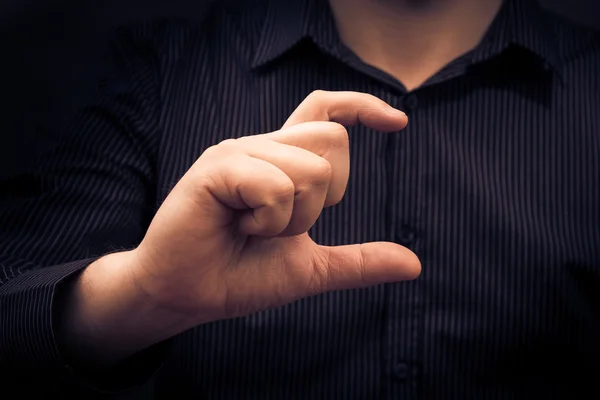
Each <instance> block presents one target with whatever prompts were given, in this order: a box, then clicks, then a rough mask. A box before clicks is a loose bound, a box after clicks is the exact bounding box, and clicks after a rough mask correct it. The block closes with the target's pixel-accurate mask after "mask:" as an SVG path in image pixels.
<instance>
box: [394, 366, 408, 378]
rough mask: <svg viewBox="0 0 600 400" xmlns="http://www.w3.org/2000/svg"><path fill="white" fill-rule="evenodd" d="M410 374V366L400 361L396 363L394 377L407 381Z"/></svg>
mask: <svg viewBox="0 0 600 400" xmlns="http://www.w3.org/2000/svg"><path fill="white" fill-rule="evenodd" d="M409 376H410V367H409V366H408V365H407V364H405V363H398V364H396V365H394V378H396V379H397V380H398V381H401V382H403V381H405V380H407V379H408V378H409Z"/></svg>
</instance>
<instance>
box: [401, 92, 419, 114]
mask: <svg viewBox="0 0 600 400" xmlns="http://www.w3.org/2000/svg"><path fill="white" fill-rule="evenodd" d="M418 105H419V100H418V99H417V95H416V94H409V95H408V96H406V100H404V106H405V108H406V109H407V110H408V111H414V109H415V108H417V106H418Z"/></svg>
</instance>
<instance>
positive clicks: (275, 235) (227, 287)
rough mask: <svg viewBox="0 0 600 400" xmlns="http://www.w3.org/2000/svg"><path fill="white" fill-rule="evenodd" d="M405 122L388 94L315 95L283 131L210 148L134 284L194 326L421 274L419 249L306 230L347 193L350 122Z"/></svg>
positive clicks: (391, 127)
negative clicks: (324, 241) (331, 242)
mask: <svg viewBox="0 0 600 400" xmlns="http://www.w3.org/2000/svg"><path fill="white" fill-rule="evenodd" d="M359 122H360V123H363V124H365V125H367V126H369V127H370V128H373V129H377V130H380V131H397V130H400V129H403V128H404V127H405V126H406V123H407V118H406V116H405V115H404V114H403V113H402V112H400V111H398V110H395V109H393V108H391V107H390V106H388V105H387V104H386V103H384V102H383V101H381V100H379V99H377V98H375V97H373V96H370V95H366V94H360V93H352V92H321V91H319V92H314V93H313V94H311V95H310V96H308V97H307V98H306V100H305V101H304V102H303V103H302V104H300V106H299V107H298V108H297V109H296V110H295V112H294V113H293V114H292V115H291V116H290V118H289V120H288V121H287V122H286V123H285V125H284V126H283V127H282V129H281V130H279V131H276V132H272V133H267V134H262V135H256V136H249V137H242V138H240V139H230V140H225V141H224V142H221V143H220V144H218V145H215V146H213V147H211V148H209V149H207V150H206V151H205V152H204V153H203V154H202V156H201V157H200V158H199V159H198V160H197V161H196V163H195V164H194V165H193V166H192V167H191V168H190V170H189V171H188V172H187V173H186V174H185V175H184V176H183V178H182V179H181V180H180V181H179V182H178V183H177V185H176V186H175V188H174V189H173V190H172V192H171V193H170V194H169V196H168V197H167V198H166V200H165V202H164V203H163V205H162V207H161V208H160V209H159V211H158V213H157V214H156V216H155V218H154V220H153V221H152V224H151V226H150V228H149V230H148V232H147V234H146V236H145V238H144V240H143V241H142V243H141V244H140V246H139V247H138V248H137V249H136V250H135V253H136V258H137V260H138V262H136V263H134V264H133V266H132V270H131V272H132V277H133V280H134V282H135V284H136V285H137V286H138V287H139V288H141V289H142V290H143V292H144V293H146V294H147V296H148V298H149V299H151V301H152V303H153V304H154V305H155V306H157V307H159V308H161V309H164V310H168V311H169V312H173V313H174V314H177V315H184V316H185V317H186V318H189V321H190V326H193V325H197V324H200V323H204V322H209V321H214V320H218V319H224V318H232V317H238V316H242V315H246V314H249V313H252V312H255V311H258V310H263V309H266V308H271V307H277V306H281V305H284V304H287V303H290V302H292V301H294V300H297V299H300V298H302V297H306V296H310V295H314V294H317V293H322V292H325V291H330V290H340V289H349V288H358V287H365V286H371V285H375V284H380V283H384V282H392V281H401V280H406V279H413V278H415V277H417V276H418V275H419V273H420V263H419V260H418V259H417V257H416V256H415V255H414V254H413V253H412V252H411V251H409V250H408V249H406V248H404V247H402V246H399V245H396V244H393V243H383V242H381V243H366V244H356V245H348V246H339V247H325V246H320V245H318V244H316V243H315V242H313V241H312V240H311V238H310V237H309V236H308V234H307V231H308V230H309V228H310V227H311V226H312V225H313V224H314V223H315V221H316V220H317V218H318V217H319V215H320V213H321V210H322V209H323V207H328V206H332V205H334V204H336V203H338V202H339V201H341V200H342V197H343V195H344V191H345V189H346V185H347V181H348V174H349V149H348V147H349V146H348V134H347V132H346V129H345V128H344V125H346V126H348V125H354V124H356V123H359Z"/></svg>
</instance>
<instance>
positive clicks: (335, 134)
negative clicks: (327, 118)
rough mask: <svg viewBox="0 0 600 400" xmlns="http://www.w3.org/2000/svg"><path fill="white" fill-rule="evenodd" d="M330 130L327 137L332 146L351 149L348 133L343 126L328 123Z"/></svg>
mask: <svg viewBox="0 0 600 400" xmlns="http://www.w3.org/2000/svg"><path fill="white" fill-rule="evenodd" d="M328 124H329V129H327V131H326V132H327V137H328V139H329V143H330V145H332V146H333V147H336V148H339V147H343V148H345V147H349V145H350V143H349V138H348V131H347V130H346V128H345V127H344V125H342V124H338V123H337V122H328Z"/></svg>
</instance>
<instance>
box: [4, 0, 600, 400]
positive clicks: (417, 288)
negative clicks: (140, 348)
mask: <svg viewBox="0 0 600 400" xmlns="http://www.w3.org/2000/svg"><path fill="white" fill-rule="evenodd" d="M252 4H253V6H252V7H246V8H244V6H240V5H239V4H238V5H235V6H234V7H232V8H228V7H227V6H223V5H220V6H215V7H213V8H212V9H211V10H210V11H209V12H208V14H207V15H206V18H205V23H204V24H202V25H201V26H200V27H198V26H192V25H189V24H187V23H185V22H183V21H170V22H166V21H161V22H156V23H153V24H148V25H144V26H142V27H137V28H134V29H130V30H123V31H121V32H120V34H119V39H118V41H117V46H116V54H115V56H116V58H117V59H118V60H120V62H119V63H116V64H115V66H116V67H118V68H116V69H115V70H114V71H113V72H114V73H113V74H112V79H110V80H108V81H107V82H106V84H105V85H103V86H102V93H103V95H102V96H100V100H98V102H97V103H96V104H95V105H93V106H91V107H88V108H86V109H85V110H83V112H82V115H81V116H80V117H79V118H78V119H77V121H76V122H75V124H74V126H73V128H72V130H71V134H70V135H68V136H66V139H65V141H64V142H63V143H62V144H61V145H60V146H58V147H57V148H56V149H55V150H54V151H53V152H52V153H51V154H48V155H46V156H45V157H44V158H43V159H42V160H40V167H39V168H40V170H39V171H38V173H36V174H31V175H27V176H23V177H19V178H17V179H14V180H12V181H7V182H2V183H1V185H2V188H1V190H2V194H3V195H2V203H1V208H0V227H1V230H0V243H2V245H1V248H0V249H1V253H0V254H1V255H0V257H1V258H0V283H1V284H2V285H1V286H0V313H1V314H0V368H4V370H3V371H8V369H9V368H14V367H15V366H17V365H20V364H22V365H24V366H27V367H30V368H31V367H33V366H37V367H46V368H49V369H52V371H54V373H55V374H56V375H57V376H66V377H67V379H70V378H69V376H70V375H69V374H66V373H64V367H63V363H62V361H61V358H60V355H59V353H58V351H57V350H56V347H55V345H54V339H53V335H52V321H51V301H52V299H53V296H54V295H55V293H56V291H57V290H58V289H59V288H60V286H59V284H60V282H62V281H64V280H66V279H69V277H70V276H74V275H73V274H75V273H76V272H77V271H80V270H81V269H82V268H84V267H85V266H86V265H88V264H89V263H90V262H92V261H93V260H94V259H96V257H98V256H100V255H102V254H105V253H106V252H109V251H114V250H118V249H122V248H129V247H131V246H135V245H136V244H137V243H138V242H139V241H140V240H141V238H142V236H143V234H144V231H145V229H146V227H147V225H148V223H149V221H150V219H151V218H152V215H153V213H154V211H155V210H156V209H157V207H158V206H159V205H160V203H161V201H162V200H163V199H164V198H165V196H166V195H167V194H168V192H169V190H170V189H171V188H172V187H173V185H174V184H175V182H177V180H178V179H179V178H180V177H181V176H182V175H183V173H184V172H185V171H186V169H187V168H188V167H189V166H190V165H191V164H192V163H193V161H194V160H195V159H196V158H197V157H198V156H199V155H200V154H201V153H202V151H203V150H204V149H205V148H207V147H208V146H210V145H212V144H214V143H217V142H219V141H221V140H223V139H225V138H228V137H238V136H242V135H247V134H250V133H261V132H266V131H272V130H275V129H277V128H278V127H280V126H281V125H282V124H283V122H284V121H285V119H286V117H287V116H288V115H289V114H290V113H291V111H292V110H293V109H294V108H295V107H296V105H297V104H298V103H299V102H300V101H301V100H302V99H303V98H304V97H305V96H306V95H307V94H309V93H310V92H311V91H313V90H314V89H326V90H355V91H362V92H368V93H372V94H374V95H376V96H378V97H381V98H382V99H384V100H385V101H387V102H389V103H390V104H392V105H394V106H396V107H398V108H400V109H404V110H405V111H406V112H407V113H408V114H409V116H410V123H409V126H408V128H407V129H406V130H405V131H403V132H401V133H394V134H381V133H377V132H372V131H369V130H367V129H366V128H364V127H356V128H352V129H350V146H351V149H350V151H351V160H352V161H351V162H352V165H351V177H350V182H349V186H348V190H347V195H346V197H345V199H344V200H343V202H342V203H341V204H339V205H337V206H335V207H332V208H329V209H326V210H325V211H324V212H323V215H322V217H321V218H320V219H319V221H318V222H317V223H316V225H315V226H314V227H313V229H312V230H311V234H312V236H313V238H314V239H315V240H316V241H317V242H319V243H322V244H327V245H336V244H346V243H354V242H362V241H373V240H391V241H396V242H398V243H401V244H404V245H406V246H408V247H410V248H411V249H413V250H414V251H415V252H416V253H417V254H418V255H419V257H420V258H421V260H422V264H423V274H422V276H421V278H420V279H418V280H416V281H414V282H409V283H401V284H389V285H381V286H378V287H374V288H369V289H361V290H353V291H342V292H335V293H329V294H325V295H321V296H316V297H313V298H309V299H305V300H302V301H299V302H297V303H294V304H291V305H289V306H287V307H283V308H281V309H276V310H270V311H265V312H261V313H257V314H254V315H251V316H248V317H244V318H239V319H235V320H231V321H221V322H217V323H212V324H207V325H204V326H201V327H197V328H195V329H192V330H190V331H188V332H186V333H184V334H182V335H180V336H178V337H176V338H175V339H174V340H173V341H172V345H173V347H172V352H171V355H170V357H168V358H167V359H166V361H165V364H164V366H163V368H162V369H161V370H160V371H159V372H158V374H157V375H156V376H155V378H154V380H153V381H151V382H150V383H149V384H148V385H146V388H145V389H146V392H145V393H146V394H148V395H149V397H148V398H155V399H167V398H168V399H170V398H177V395H178V394H179V395H180V397H179V398H188V397H193V398H211V399H213V398H214V399H221V398H222V399H236V398H248V397H250V398H260V399H265V398H281V399H284V398H285V399H290V398H292V399H293V398H403V399H413V398H414V399H417V398H422V399H431V398H456V399H468V398H486V399H487V398H490V399H492V398H531V397H532V396H534V397H535V398H573V397H576V395H577V394H578V393H579V394H581V393H584V391H585V390H588V391H589V392H590V393H594V394H595V397H599V396H600V388H599V387H598V386H597V376H598V374H599V373H600V361H599V360H600V340H599V339H598V338H600V206H599V205H600V189H599V186H600V117H598V115H599V113H600V106H599V104H600V79H599V71H600V40H599V38H600V37H599V36H598V34H596V33H593V32H588V31H585V30H582V29H579V28H576V27H573V26H571V25H569V24H567V23H565V22H563V21H561V20H559V19H558V18H556V17H555V16H552V15H549V14H546V13H545V12H543V11H541V10H540V9H538V7H537V6H536V5H535V4H534V3H532V2H529V1H523V2H519V1H508V2H507V3H505V5H504V7H503V8H502V10H501V12H500V14H499V15H498V17H497V19H496V20H495V22H494V23H493V25H492V27H491V28H490V30H489V32H488V35H487V36H486V37H485V39H484V40H483V42H482V43H481V45H480V46H479V47H478V48H477V49H475V50H474V51H472V52H471V53H469V54H466V55H465V56H463V57H461V58H460V59H458V60H456V61H454V62H453V63H452V64H451V65H448V66H447V67H446V68H444V69H443V70H442V71H440V72H439V73H438V74H437V75H436V76H435V77H433V78H432V79H430V80H429V81H428V82H426V83H425V84H424V85H423V87H421V88H419V89H417V90H416V91H414V92H412V93H405V90H404V89H403V87H402V85H400V84H399V83H398V82H396V81H395V80H394V79H393V78H391V77H389V76H388V75H386V74H384V73H382V72H381V71H377V70H374V69H373V68H371V67H368V66H366V65H364V64H363V63H362V62H361V61H360V60H358V59H357V57H355V56H354V55H353V54H351V53H349V52H348V50H347V49H346V48H345V47H343V46H342V45H341V44H340V43H339V39H338V37H337V34H336V32H335V27H334V24H333V21H332V17H331V14H330V11H329V9H328V8H327V6H326V4H325V3H323V2H318V1H305V2H300V1H286V2H281V1H272V2H270V3H269V4H267V1H254V2H252ZM81 260H83V261H81ZM41 267H46V268H41ZM149 361H152V360H149ZM2 374H4V375H2ZM2 374H0V381H1V380H2V379H3V377H6V376H7V375H6V372H2ZM190 394H191V396H189V395H190ZM131 396H133V394H132V395H131ZM80 398H89V394H86V397H80ZM120 398H129V397H127V396H124V397H120ZM131 398H133V397H131Z"/></svg>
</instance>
